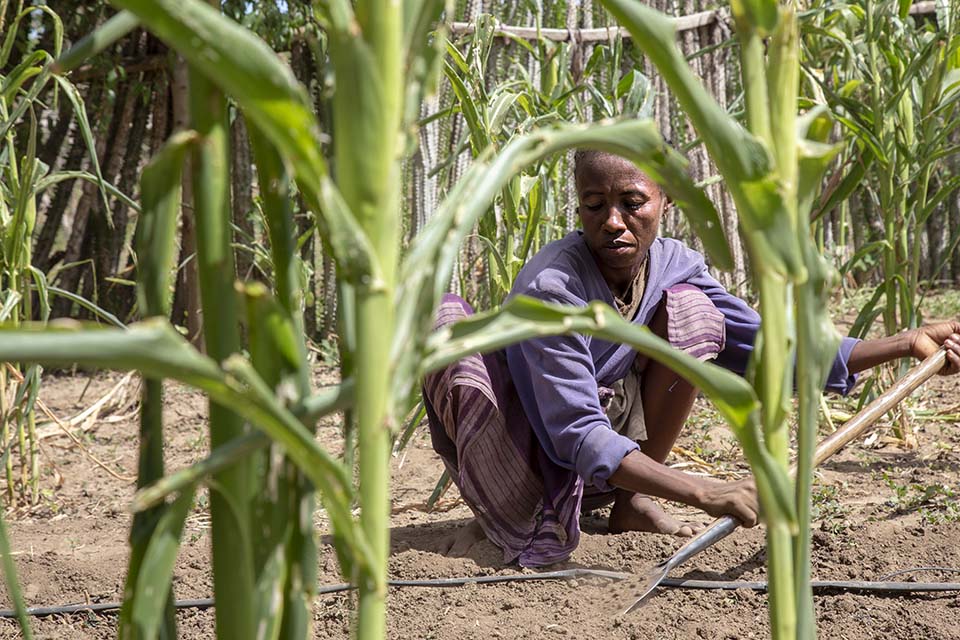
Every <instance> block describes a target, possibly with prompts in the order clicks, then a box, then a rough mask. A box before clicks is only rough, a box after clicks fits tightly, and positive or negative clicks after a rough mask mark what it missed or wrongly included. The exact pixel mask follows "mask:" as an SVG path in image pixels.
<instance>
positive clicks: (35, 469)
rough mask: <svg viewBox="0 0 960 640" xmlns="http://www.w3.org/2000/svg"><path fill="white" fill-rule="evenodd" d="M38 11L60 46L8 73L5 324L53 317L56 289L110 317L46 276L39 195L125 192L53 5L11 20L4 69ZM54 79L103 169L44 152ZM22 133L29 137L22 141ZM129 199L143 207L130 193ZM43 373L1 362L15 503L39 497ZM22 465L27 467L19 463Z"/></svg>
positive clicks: (0, 297) (1, 313)
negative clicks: (62, 162) (40, 115)
mask: <svg viewBox="0 0 960 640" xmlns="http://www.w3.org/2000/svg"><path fill="white" fill-rule="evenodd" d="M34 12H39V13H40V15H41V16H42V17H43V18H45V19H48V20H49V21H50V22H51V23H52V27H53V33H54V51H53V52H52V54H51V52H47V51H42V50H38V51H34V52H32V53H31V54H29V55H27V56H26V57H25V58H24V59H22V60H20V61H19V62H18V63H17V64H15V65H14V66H13V67H12V69H11V70H10V71H9V73H8V74H7V75H2V74H0V85H2V87H3V88H2V93H0V140H2V142H0V145H2V149H3V152H2V153H0V175H2V181H0V186H2V189H0V242H2V246H0V322H3V323H5V324H7V325H11V326H16V325H18V324H20V323H21V322H24V321H28V320H31V319H33V318H37V319H39V320H40V321H41V322H46V320H47V318H48V316H49V315H50V299H51V297H52V296H54V295H64V296H68V297H70V298H71V299H73V300H76V301H77V302H79V303H80V304H81V305H82V306H84V307H86V308H88V309H90V310H91V311H92V312H93V313H95V314H97V315H109V314H104V312H103V310H102V309H100V308H99V307H97V306H96V305H94V304H92V303H90V302H89V301H87V300H84V299H83V298H81V297H80V296H77V295H75V294H73V293H71V292H66V291H63V290H61V289H59V288H57V287H56V286H53V285H52V284H51V283H49V282H48V281H47V276H46V274H44V273H43V272H42V271H40V270H39V269H37V268H36V267H34V266H33V265H32V263H31V249H32V246H33V235H34V228H35V226H36V219H37V206H36V200H37V197H38V196H39V195H41V194H42V193H43V191H44V190H45V189H47V188H49V187H50V186H52V185H54V184H56V183H58V182H62V181H64V180H70V179H74V178H81V179H85V180H91V181H94V182H98V183H99V184H100V186H101V192H102V193H103V195H104V198H106V194H107V193H113V194H114V195H117V196H120V197H124V196H122V194H120V193H118V192H117V190H116V189H115V188H113V186H112V185H108V184H107V183H105V182H104V181H103V179H102V176H101V175H100V169H99V164H98V163H97V158H96V153H95V151H94V147H93V135H92V133H91V130H90V124H89V122H88V121H87V116H86V111H85V110H84V105H83V102H82V100H81V98H80V94H79V92H78V91H77V89H76V87H74V86H73V85H72V84H71V83H70V82H69V81H68V80H66V79H65V78H62V77H56V76H54V75H53V74H52V73H51V68H52V65H53V61H54V58H55V57H56V56H59V55H60V52H61V51H60V50H61V46H62V41H63V26H62V24H61V21H60V18H59V16H57V14H56V13H54V12H53V11H52V10H51V9H50V7H48V6H46V5H37V6H30V7H27V8H24V9H22V10H21V11H20V12H19V13H18V14H17V15H16V16H15V17H14V19H13V20H12V21H11V24H9V25H5V26H6V28H5V37H4V40H3V44H2V49H0V67H3V68H5V67H6V66H7V63H8V61H9V60H10V56H11V54H12V52H13V50H14V42H15V40H16V37H17V34H18V32H19V31H20V28H21V24H22V23H24V19H25V18H27V16H29V15H30V14H31V13H34ZM0 20H2V18H0ZM51 84H53V85H54V86H53V89H52V92H51V93H52V98H53V101H54V103H56V102H57V101H58V100H59V99H60V96H61V94H62V95H65V96H66V97H67V99H68V100H69V101H70V102H71V103H72V106H73V109H74V113H75V114H76V119H77V124H78V127H77V128H78V131H79V134H80V135H81V136H83V138H84V139H85V142H86V144H87V147H88V149H89V150H90V154H91V159H92V164H93V167H94V170H95V172H96V175H93V174H90V173H87V172H83V171H72V172H67V171H52V172H51V171H50V167H48V166H47V165H46V164H44V163H43V162H42V161H40V160H39V159H38V158H37V115H36V106H37V103H38V102H39V101H40V97H41V96H42V95H43V94H44V92H47V91H50V90H51V86H50V85H51ZM41 106H42V105H41ZM24 120H26V123H24ZM18 136H21V138H20V141H19V142H18V140H17V138H18ZM24 139H25V141H24ZM21 151H22V153H21ZM124 199H125V200H126V201H127V202H128V203H129V204H132V205H134V207H136V205H135V204H134V203H132V202H130V201H129V199H127V198H125V197H124ZM41 372H42V371H41V368H40V367H39V366H38V365H36V364H34V365H30V366H29V367H27V369H26V370H25V371H21V369H20V366H19V365H12V364H11V365H7V366H4V367H0V425H2V430H3V433H2V438H3V440H2V446H3V447H4V448H5V450H6V451H7V453H8V455H7V456H6V457H5V463H4V476H5V483H6V491H5V493H6V496H7V501H8V503H10V504H12V503H13V502H14V501H16V500H22V501H29V502H31V503H35V502H37V500H38V498H39V490H40V485H39V481H40V468H39V457H38V454H39V443H38V441H37V436H36V429H35V426H36V420H35V412H34V405H35V403H36V400H37V396H38V394H39V392H40V381H41ZM14 452H17V455H14ZM15 464H16V465H18V466H19V468H15Z"/></svg>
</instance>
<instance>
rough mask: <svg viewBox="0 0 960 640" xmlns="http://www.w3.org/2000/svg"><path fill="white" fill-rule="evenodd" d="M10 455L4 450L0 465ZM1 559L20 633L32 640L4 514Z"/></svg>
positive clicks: (0, 517)
mask: <svg viewBox="0 0 960 640" xmlns="http://www.w3.org/2000/svg"><path fill="white" fill-rule="evenodd" d="M8 455H10V450H9V449H4V451H3V455H2V456H0V465H4V464H6V460H7V456H8ZM0 558H2V560H0V561H2V562H3V577H4V581H5V582H6V584H7V592H8V593H9V594H10V599H11V600H13V610H14V612H16V614H17V621H18V622H19V623H20V633H22V634H23V638H24V640H32V638H33V631H32V630H31V629H30V620H29V619H28V618H27V607H26V605H24V603H23V592H22V591H20V581H19V580H18V579H17V565H16V564H15V563H14V562H13V554H11V553H10V538H9V537H8V536H7V523H6V518H5V517H4V515H3V513H2V512H0Z"/></svg>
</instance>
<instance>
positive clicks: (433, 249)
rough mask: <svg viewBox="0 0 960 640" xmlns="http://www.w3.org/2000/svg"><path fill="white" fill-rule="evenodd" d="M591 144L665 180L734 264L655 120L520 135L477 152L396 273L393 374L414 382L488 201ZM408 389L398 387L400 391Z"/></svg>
mask: <svg viewBox="0 0 960 640" xmlns="http://www.w3.org/2000/svg"><path fill="white" fill-rule="evenodd" d="M578 147H583V148H591V149H600V150H603V151H608V152H610V153H615V154H618V155H622V156H624V157H626V158H629V159H630V160H632V161H633V162H634V163H636V164H637V166H638V167H640V168H641V169H642V170H643V171H644V172H645V173H647V175H649V176H650V177H651V178H652V179H654V180H656V181H657V182H659V183H661V184H662V185H663V187H664V189H665V191H666V192H667V194H668V195H669V196H670V198H671V199H672V200H673V202H674V203H676V204H677V205H678V206H679V207H681V209H682V210H683V211H684V213H685V214H686V215H687V219H688V220H689V221H690V223H691V226H692V227H693V228H694V229H695V231H696V232H697V233H698V235H699V236H700V238H701V239H702V240H703V243H704V246H705V248H706V250H707V253H708V254H709V255H710V257H711V259H712V260H713V262H714V264H715V265H716V266H718V267H719V268H729V267H730V266H732V264H733V260H732V257H731V254H730V249H729V247H728V246H727V242H726V237H725V236H724V233H723V226H722V225H721V223H720V217H719V215H718V214H717V211H716V209H715V208H714V206H713V204H712V203H711V202H710V199H709V198H708V197H707V195H706V194H705V193H704V191H703V190H702V189H700V188H699V187H697V185H696V183H695V182H694V181H693V180H692V179H691V178H690V176H688V175H687V173H686V161H685V160H684V159H683V157H682V156H680V155H679V154H678V153H677V152H675V151H674V150H673V149H671V148H670V147H668V146H667V145H666V144H665V143H664V142H663V140H662V138H661V137H660V135H659V133H658V132H657V129H656V125H655V124H654V123H653V122H652V121H649V120H631V121H623V122H612V123H610V122H605V123H602V124H597V125H591V126H584V125H563V126H557V127H554V128H550V129H543V130H539V131H536V132H534V133H530V134H526V135H522V136H518V137H516V138H514V139H513V140H512V141H511V142H510V143H509V144H508V145H506V146H505V147H504V148H503V149H502V150H501V151H500V153H498V154H496V155H495V156H494V155H493V151H492V150H489V151H487V152H486V153H484V154H483V155H482V156H481V157H480V158H478V159H477V160H476V161H475V162H474V163H473V164H472V165H471V167H470V169H469V170H468V171H467V173H466V174H465V175H464V177H463V178H462V179H461V180H460V181H459V182H458V183H457V184H456V186H455V187H454V188H453V189H452V190H451V192H450V193H449V194H448V196H447V198H446V199H445V200H444V201H443V203H442V204H441V205H440V207H439V208H438V210H437V212H436V213H435V214H434V216H433V217H432V218H431V220H430V222H429V223H428V224H427V226H426V227H424V229H423V230H422V231H421V232H420V233H419V234H418V235H417V237H416V238H415V239H414V241H413V244H412V246H411V247H410V250H409V251H408V253H407V256H406V259H405V260H404V262H403V265H402V266H401V273H400V278H399V279H398V285H399V286H398V293H397V300H398V301H399V302H400V303H399V304H398V305H397V333H396V334H395V336H396V338H395V341H394V344H393V349H392V358H393V359H394V361H395V362H396V361H397V360H398V359H399V358H400V354H406V355H405V356H404V357H405V358H406V361H404V362H400V363H398V366H399V371H398V374H397V375H396V376H395V379H396V380H397V381H398V383H399V384H400V385H409V384H412V380H414V373H413V369H414V368H415V367H416V364H415V363H414V362H413V360H411V358H414V357H415V356H414V355H413V354H414V353H416V351H417V350H416V349H413V350H410V349H409V345H410V344H411V341H416V342H419V341H420V340H422V336H424V335H426V334H427V333H428V331H429V323H430V319H431V317H432V313H433V310H434V308H435V307H436V305H437V303H438V302H439V300H440V297H441V296H442V295H443V293H444V290H445V289H446V287H447V286H448V284H449V282H450V276H451V273H452V269H453V265H454V263H455V261H456V259H457V256H458V255H459V252H460V246H461V243H462V242H463V240H464V238H465V237H466V236H467V235H468V234H469V233H470V232H471V231H472V229H473V226H474V225H475V224H476V222H477V220H478V219H479V218H480V216H482V215H483V214H484V213H485V212H486V211H487V209H488V207H489V206H490V203H491V202H492V201H493V199H494V198H495V197H496V195H497V194H498V193H499V192H500V191H501V190H502V189H503V188H504V187H505V186H506V185H507V184H508V183H509V182H510V180H512V179H513V176H515V175H516V174H517V173H519V172H520V171H521V170H523V169H524V168H525V167H526V166H528V165H530V164H532V163H535V162H537V161H539V160H540V159H542V158H545V157H548V156H550V155H551V154H553V153H557V152H560V151H565V150H567V149H572V148H578ZM408 392H409V389H405V388H399V389H397V390H396V397H406V396H407V395H409V394H408Z"/></svg>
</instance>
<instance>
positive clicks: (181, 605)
mask: <svg viewBox="0 0 960 640" xmlns="http://www.w3.org/2000/svg"><path fill="white" fill-rule="evenodd" d="M934 569H936V570H939V571H958V570H957V569H950V568H946V567H919V568H917V569H907V570H904V571H902V572H897V575H899V574H900V573H909V572H912V571H919V570H934ZM891 575H893V574H891ZM632 576H633V574H631V573H619V572H616V571H602V570H599V569H564V570H562V571H547V572H544V573H515V574H509V575H493V576H468V577H462V578H436V579H433V580H388V581H387V584H388V585H389V586H391V587H462V586H465V585H468V584H491V583H498V582H525V581H532V580H569V579H573V578H609V579H612V580H622V579H624V578H629V577H632ZM660 586H661V587H672V588H677V589H709V590H716V589H722V590H733V589H751V590H753V591H766V590H767V583H766V582H763V581H757V582H749V581H743V580H688V579H686V578H667V579H665V580H664V581H663V582H661V583H660ZM810 586H811V587H812V588H813V590H814V591H859V592H864V593H901V594H902V593H928V592H936V591H960V582H870V581H859V580H815V581H813V582H811V583H810ZM351 589H353V586H352V585H349V584H332V585H327V586H324V587H320V588H319V589H317V593H318V594H321V595H322V594H328V593H339V592H342V591H349V590H351ZM174 606H176V607H177V608H178V609H208V608H210V607H212V606H214V603H213V598H202V599H199V600H177V601H176V603H175V604H174ZM119 609H120V603H119V602H103V603H98V604H70V605H63V606H55V607H32V608H29V609H27V615H30V616H38V617H39V616H50V615H57V614H69V613H88V612H89V613H104V612H111V611H117V610H119ZM16 615H17V614H16V612H15V611H13V610H12V609H0V618H15V617H16Z"/></svg>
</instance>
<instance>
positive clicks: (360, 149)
mask: <svg viewBox="0 0 960 640" xmlns="http://www.w3.org/2000/svg"><path fill="white" fill-rule="evenodd" d="M338 4H339V3H338ZM343 5H344V6H342V7H339V8H341V9H346V8H347V7H346V6H345V5H346V3H343ZM331 17H332V18H333V19H334V22H333V23H332V24H331V26H332V33H331V42H330V46H331V49H330V51H331V57H332V60H333V63H334V66H335V68H336V73H337V77H338V79H341V82H338V90H337V92H336V93H335V94H334V99H333V114H334V132H333V140H334V155H335V157H336V160H337V167H338V172H337V176H338V179H337V184H338V187H339V189H340V192H341V193H342V194H343V198H344V201H345V203H346V205H347V207H349V209H350V210H351V211H352V212H353V215H354V216H355V218H356V220H357V221H358V222H359V223H360V227H361V229H362V233H364V234H365V235H366V236H367V238H369V242H370V246H371V247H372V249H373V252H374V255H375V256H376V261H377V271H378V275H379V282H376V283H370V284H367V285H365V286H364V285H361V286H360V287H358V288H357V290H356V293H355V295H356V325H355V329H354V333H355V336H356V352H355V353H354V354H353V358H354V359H353V363H354V367H355V372H356V374H355V375H356V381H357V394H358V396H359V397H360V398H362V399H363V401H362V402H360V403H359V405H358V406H357V410H356V420H357V445H358V450H359V457H358V462H359V480H360V526H361V528H362V530H363V532H364V534H365V536H366V538H367V540H368V541H369V544H370V548H371V551H372V553H373V563H372V565H371V566H370V567H369V569H368V570H367V571H365V572H363V573H361V574H360V575H356V576H354V579H355V580H356V581H357V587H358V605H359V606H358V611H357V637H358V638H361V639H363V640H373V639H375V638H382V637H383V635H384V633H385V620H386V595H387V554H388V551H389V542H390V541H389V535H390V534H389V518H390V497H389V464H388V461H389V458H390V441H391V431H390V429H391V426H392V425H391V420H392V415H391V413H392V410H393V403H392V402H391V399H390V390H391V385H390V373H391V372H390V368H389V367H388V366H384V359H385V357H387V356H388V355H389V353H390V345H391V343H392V340H393V333H394V324H395V319H394V280H395V274H396V271H397V256H398V251H399V242H400V215H399V214H400V211H401V205H400V190H399V177H400V162H399V161H400V153H401V150H402V149H401V147H400V145H399V143H400V125H401V122H402V117H403V97H404V73H403V64H404V59H403V55H402V54H401V53H400V52H401V51H402V50H403V47H402V45H403V17H404V16H403V7H402V4H401V3H399V2H389V1H385V0H361V1H360V2H358V3H357V4H356V14H355V16H353V18H352V19H350V22H351V23H352V25H348V24H347V23H346V22H345V21H344V16H341V15H336V14H335V13H334V14H333V15H331ZM351 27H352V28H351ZM358 109H359V111H360V112H359V113H357V111H358Z"/></svg>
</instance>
